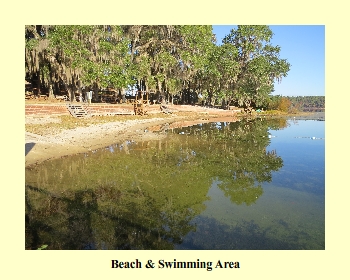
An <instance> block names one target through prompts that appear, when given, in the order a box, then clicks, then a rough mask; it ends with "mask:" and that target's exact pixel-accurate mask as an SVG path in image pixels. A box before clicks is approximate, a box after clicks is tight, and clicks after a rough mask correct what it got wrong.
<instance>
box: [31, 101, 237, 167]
mask: <svg viewBox="0 0 350 280" xmlns="http://www.w3.org/2000/svg"><path fill="white" fill-rule="evenodd" d="M96 118H97V122H98V117H94V122H92V123H93V124H91V125H88V126H84V127H79V126H78V127H76V128H73V129H63V130H60V131H59V132H57V129H53V128H52V129H51V128H50V127H51V126H52V124H57V123H58V124H59V123H60V122H61V118H60V116H26V118H25V124H26V126H27V125H30V124H32V125H41V126H43V125H45V126H46V128H47V129H46V132H45V133H41V134H36V133H32V132H29V131H28V130H27V129H26V131H25V166H29V165H32V164H37V163H41V162H43V161H45V160H49V159H53V158H59V157H63V156H68V155H72V154H77V153H84V152H87V151H91V150H95V149H98V148H103V147H106V146H108V145H111V144H114V143H120V142H123V141H125V140H135V141H142V140H144V141H146V140H152V139H159V138H160V137H164V135H163V134H161V133H155V132H156V131H159V130H162V129H163V126H164V125H165V126H166V127H167V128H172V127H180V126H188V125H192V124H194V123H198V122H209V121H213V120H217V121H219V119H221V120H222V121H236V120H237V116H236V114H235V113H233V112H232V111H227V110H220V109H209V108H205V109H203V108H202V107H196V106H188V107H182V112H181V113H180V112H178V113H173V114H163V113H159V114H152V115H151V116H147V117H144V118H138V119H126V120H125V119H123V120H120V121H118V120H117V121H113V118H111V121H110V122H106V123H96ZM114 119H115V118H114ZM74 120H75V119H74V118H73V117H72V120H71V121H72V122H74ZM87 121H88V119H87Z"/></svg>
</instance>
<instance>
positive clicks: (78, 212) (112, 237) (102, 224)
mask: <svg viewBox="0 0 350 280" xmlns="http://www.w3.org/2000/svg"><path fill="white" fill-rule="evenodd" d="M34 196H36V199H38V198H39V197H41V198H39V200H40V201H41V204H40V205H37V203H36V202H34V201H31V198H30V197H34ZM139 198H140V199H141V200H142V202H141V203H140V201H136V200H138V198H137V199H136V200H135V201H131V200H126V201H124V199H123V196H122V194H121V193H120V191H119V190H118V189H115V188H114V189H113V188H106V187H101V188H98V189H96V190H95V191H92V190H86V191H78V192H75V193H71V192H68V193H65V194H63V195H61V196H57V195H55V194H52V193H49V192H48V191H45V190H43V189H39V188H35V187H32V186H29V185H27V186H26V248H27V249H30V248H31V249H36V248H38V247H40V246H41V245H42V244H41V243H42V242H46V244H47V243H48V244H49V248H51V249H173V244H174V243H179V242H180V241H181V237H182V236H184V235H186V234H187V233H188V232H189V231H191V230H193V229H194V226H192V225H190V224H189V221H190V220H191V219H192V218H193V216H191V215H192V214H191V213H190V210H186V211H184V212H173V213H172V214H171V217H169V216H167V214H166V212H161V209H156V208H154V206H155V205H156V204H154V203H152V201H151V200H152V199H151V198H149V197H144V196H142V195H140V197H139ZM111 199H115V200H113V203H111ZM43 201H45V203H44V204H42V202H43ZM125 203H126V204H127V206H128V207H129V208H128V209H129V210H127V208H126V207H125V205H123V204H125ZM44 240H45V241H44Z"/></svg>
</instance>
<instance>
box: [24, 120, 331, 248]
mask: <svg viewBox="0 0 350 280" xmlns="http://www.w3.org/2000/svg"><path fill="white" fill-rule="evenodd" d="M159 133H160V134H162V135H163V138H162V140H157V141H148V142H138V143H136V142H134V141H133V140H132V139H130V140H128V141H125V142H124V143H118V144H114V145H111V146H109V147H106V148H105V149H100V150H96V151H92V152H90V153H86V154H81V155H75V156H70V157H65V158H62V159H57V160H51V161H47V162H45V163H43V164H41V165H38V166H34V167H30V168H26V187H25V191H26V200H25V201H26V249H36V248H39V247H40V246H41V245H48V247H47V249H78V250H81V249H106V250H109V249H157V250H158V249H168V250H171V249H175V250H202V249H204V250H212V249H215V250H259V249H283V250H287V249H296V250H300V249H307V250H324V249H325V122H324V121H317V120H286V119H270V120H265V119H256V120H242V121H238V122H231V123H229V122H217V123H203V124H198V125H194V126H191V127H184V128H177V129H168V130H163V131H162V132H159Z"/></svg>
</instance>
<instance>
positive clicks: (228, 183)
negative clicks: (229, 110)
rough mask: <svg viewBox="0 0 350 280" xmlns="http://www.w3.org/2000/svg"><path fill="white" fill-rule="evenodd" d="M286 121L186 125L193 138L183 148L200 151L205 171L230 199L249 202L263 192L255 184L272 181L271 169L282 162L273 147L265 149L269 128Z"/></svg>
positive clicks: (280, 126)
mask: <svg viewBox="0 0 350 280" xmlns="http://www.w3.org/2000/svg"><path fill="white" fill-rule="evenodd" d="M286 125H287V122H286V120H280V119H275V120H270V121H268V122H267V121H263V120H255V121H249V120H245V121H242V122H240V123H238V122H235V123H208V124H202V125H198V126H194V127H191V128H189V129H188V133H190V134H193V135H194V137H195V138H196V141H194V143H191V144H189V145H188V146H191V148H189V147H188V146H187V147H186V149H187V150H191V151H200V152H196V155H197V156H198V157H200V158H202V159H203V161H202V166H204V167H203V168H205V169H206V172H205V173H208V174H210V175H211V176H212V177H215V178H217V180H219V181H220V182H221V183H220V184H219V188H220V189H221V190H222V191H223V192H224V194H225V195H226V196H228V197H230V199H231V201H232V202H234V203H236V204H242V203H246V204H247V205H249V204H251V203H254V202H255V201H256V200H257V199H258V197H260V196H261V195H262V193H263V189H262V187H261V186H260V185H256V184H257V183H262V182H271V179H272V174H271V172H272V171H277V170H278V169H280V168H281V167H282V166H283V161H282V159H281V158H280V157H278V156H277V153H276V151H266V147H267V146H268V145H269V142H270V140H269V138H268V129H269V128H274V129H281V128H284V127H285V126H286ZM177 132H178V131H176V133H177ZM188 142H189V141H188Z"/></svg>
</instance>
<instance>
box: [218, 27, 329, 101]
mask: <svg viewBox="0 0 350 280" xmlns="http://www.w3.org/2000/svg"><path fill="white" fill-rule="evenodd" d="M269 27H270V29H271V30H272V32H273V34H274V35H273V37H272V40H271V44H272V45H274V46H276V45H278V46H280V47H281V51H280V58H281V59H287V61H288V62H289V63H290V64H291V67H290V70H289V72H288V76H287V77H285V78H283V79H282V82H281V83H280V84H278V83H277V82H276V83H275V91H274V92H273V95H282V96H308V95H311V96H324V95H325V26H324V25H270V26H269ZM233 28H236V25H213V33H214V34H216V38H217V43H218V44H220V43H221V41H222V39H223V38H224V37H225V36H226V35H227V34H229V33H230V31H231V29H233Z"/></svg>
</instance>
